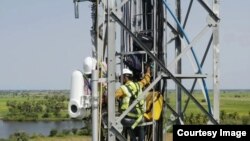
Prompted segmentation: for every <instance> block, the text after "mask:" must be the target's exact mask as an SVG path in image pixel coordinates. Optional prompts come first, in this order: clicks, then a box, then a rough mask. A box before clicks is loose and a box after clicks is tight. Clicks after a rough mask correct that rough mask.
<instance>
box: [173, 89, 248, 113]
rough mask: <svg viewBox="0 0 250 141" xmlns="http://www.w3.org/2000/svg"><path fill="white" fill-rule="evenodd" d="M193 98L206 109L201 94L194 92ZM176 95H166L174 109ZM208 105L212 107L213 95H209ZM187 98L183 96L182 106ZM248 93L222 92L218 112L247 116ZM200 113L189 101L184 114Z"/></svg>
mask: <svg viewBox="0 0 250 141" xmlns="http://www.w3.org/2000/svg"><path fill="white" fill-rule="evenodd" d="M193 96H194V97H195V98H196V99H197V100H198V101H199V102H200V103H201V105H202V106H203V107H204V108H206V109H207V102H205V99H204V96H203V94H202V93H201V92H199V91H196V92H194V94H193ZM175 97H176V95H175V94H174V92H170V93H169V94H168V99H169V103H170V105H171V106H172V107H173V108H174V109H175V103H176V98H175ZM209 97H210V103H211V105H213V95H212V94H209ZM187 98H188V97H187V96H186V95H185V94H183V97H182V106H183V107H184V105H185V104H186V101H187ZM249 107H250V91H222V92H221V95H220V111H225V112H226V113H234V112H237V113H238V114H239V115H240V116H248V115H249V113H250V108H249ZM190 113H194V114H197V113H201V110H200V109H199V108H198V107H197V106H196V105H195V103H194V102H193V101H192V100H190V101H189V103H188V108H187V111H186V114H190Z"/></svg>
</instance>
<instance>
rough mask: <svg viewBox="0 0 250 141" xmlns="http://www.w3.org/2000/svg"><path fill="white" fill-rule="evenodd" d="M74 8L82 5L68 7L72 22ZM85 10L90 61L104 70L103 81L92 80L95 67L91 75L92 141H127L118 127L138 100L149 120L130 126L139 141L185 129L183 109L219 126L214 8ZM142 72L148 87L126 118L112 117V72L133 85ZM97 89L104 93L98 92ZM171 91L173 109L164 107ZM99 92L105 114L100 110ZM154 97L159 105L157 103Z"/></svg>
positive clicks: (137, 0) (164, 2) (144, 5)
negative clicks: (126, 71) (129, 76)
mask: <svg viewBox="0 0 250 141" xmlns="http://www.w3.org/2000/svg"><path fill="white" fill-rule="evenodd" d="M82 1H87V0H73V2H74V5H75V16H76V18H78V17H79V14H80V13H78V5H79V2H82ZM89 2H90V4H91V10H92V21H93V22H92V23H93V25H92V29H91V36H92V43H93V46H94V47H93V57H95V58H96V60H97V64H100V63H101V62H106V63H107V68H108V69H107V73H106V74H105V75H100V74H102V71H103V68H102V67H101V66H100V65H97V68H96V70H94V71H93V72H92V74H93V76H92V83H93V85H92V100H91V102H92V123H93V125H92V129H93V130H92V140H93V141H99V140H108V141H115V140H116V138H117V139H119V140H122V141H125V140H127V135H126V134H124V132H123V131H122V129H123V127H122V124H121V120H122V119H123V118H124V117H125V116H126V115H127V114H128V113H129V111H130V110H131V109H132V108H133V107H134V106H136V104H137V103H138V102H139V101H140V100H147V101H150V100H151V101H152V102H151V103H152V107H151V112H152V115H151V118H150V119H149V120H145V121H144V122H142V123H140V125H138V126H144V127H145V128H144V129H145V133H146V135H145V140H153V141H161V140H165V137H164V133H165V132H166V130H167V129H168V127H169V126H170V125H173V124H185V117H184V114H185V111H186V109H187V108H188V104H189V102H193V103H194V104H195V105H196V107H197V108H198V109H199V110H200V111H201V112H202V113H203V114H204V115H206V116H207V118H208V123H211V124H218V123H219V91H220V88H219V82H220V81H219V61H220V60H219V53H220V48H219V21H220V18H219V0H195V1H194V0H96V1H95V0H89ZM83 18H84V17H83ZM149 64H150V66H151V72H152V74H151V75H152V82H151V83H150V85H149V86H147V87H146V89H144V90H143V92H142V94H141V96H139V97H138V98H137V100H135V101H134V102H133V103H132V104H131V105H130V106H129V108H128V109H127V110H126V111H124V112H123V113H120V114H117V112H116V111H117V102H116V101H115V97H114V92H115V91H116V89H117V85H120V83H119V80H118V77H117V76H118V75H119V72H121V70H122V69H123V68H127V67H128V68H130V69H131V70H132V71H133V73H134V74H136V75H135V76H136V77H135V78H134V79H135V80H140V78H141V76H140V75H141V74H143V73H144V69H145V65H149ZM120 74H121V73H120ZM98 83H102V84H105V86H107V87H106V88H105V89H100V88H98ZM208 88H211V89H212V90H213V91H209V89H208ZM173 89H174V92H175V94H176V96H175V100H174V101H175V107H173V105H171V104H170V103H169V102H168V101H169V93H170V90H172V91H173ZM195 89H199V90H201V91H202V94H203V96H204V100H205V102H206V104H201V102H200V101H198V100H197V99H196V98H195V96H194V95H193V92H194V90H195ZM104 91H105V92H106V96H107V107H106V109H105V108H104V107H102V103H101V102H102V101H103V99H102V98H103V95H104V93H105V92H104ZM155 92H156V93H157V94H156V93H155ZM209 92H210V94H209ZM149 93H153V94H152V95H149ZM184 95H185V96H186V97H187V99H184ZM159 97H162V99H163V101H161V100H158V101H157V99H158V98H159ZM210 99H213V102H211V101H210ZM155 101H157V102H155ZM184 101H185V102H184ZM149 103H150V102H149ZM155 104H156V105H155ZM159 105H160V106H159ZM204 105H205V106H204ZM105 112H106V115H107V116H106V117H105V118H104V116H103V115H104V114H103V113H105ZM156 112H157V113H156ZM159 113H160V114H159ZM157 114H158V115H159V116H158V117H157V116H155V115H157ZM105 131H107V132H105Z"/></svg>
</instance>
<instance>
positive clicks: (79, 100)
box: [68, 70, 85, 118]
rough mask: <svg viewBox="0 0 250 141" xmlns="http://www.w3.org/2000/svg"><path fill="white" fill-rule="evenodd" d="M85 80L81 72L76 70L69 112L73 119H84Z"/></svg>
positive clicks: (72, 83) (73, 75) (72, 80)
mask: <svg viewBox="0 0 250 141" xmlns="http://www.w3.org/2000/svg"><path fill="white" fill-rule="evenodd" d="M83 88H84V80H83V75H82V73H81V72H80V71H78V70H75V71H74V72H73V73H72V76H71V91H70V101H69V105H68V112H69V116H70V117H71V118H83V117H84V111H85V109H84V108H83V107H84V102H83V98H84V97H83V96H84V90H83Z"/></svg>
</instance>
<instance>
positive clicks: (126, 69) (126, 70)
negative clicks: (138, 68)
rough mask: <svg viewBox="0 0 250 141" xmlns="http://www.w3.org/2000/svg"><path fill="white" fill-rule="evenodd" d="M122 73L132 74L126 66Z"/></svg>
mask: <svg viewBox="0 0 250 141" xmlns="http://www.w3.org/2000/svg"><path fill="white" fill-rule="evenodd" d="M122 74H123V75H131V76H132V75H133V72H132V71H131V70H130V69H128V68H124V69H123V70H122Z"/></svg>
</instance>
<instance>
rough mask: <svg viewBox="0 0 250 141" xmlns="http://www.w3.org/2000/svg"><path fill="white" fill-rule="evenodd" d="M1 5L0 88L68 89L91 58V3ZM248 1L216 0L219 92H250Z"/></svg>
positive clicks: (59, 0) (15, 0) (4, 0)
mask: <svg viewBox="0 0 250 141" xmlns="http://www.w3.org/2000/svg"><path fill="white" fill-rule="evenodd" d="M72 1H73V0H40V1H34V0H22V1H19V0H1V1H0V31H1V32H0V65H1V67H0V90H6V89H69V88H70V76H71V73H72V71H73V70H75V69H79V70H82V62H83V59H84V57H86V56H88V55H90V54H91V40H90V32H89V30H90V25H91V18H90V3H89V2H85V3H81V4H80V18H79V19H75V18H74V8H73V2H72ZM249 5H250V1H249V0H240V1H235V0H221V5H220V15H221V22H220V45H221V58H220V61H221V66H220V80H221V88H222V89H249V88H250V79H249V78H250V77H249V72H250V55H249V54H250V47H249V46H250V44H249V43H250V27H249V26H250V14H249V13H250V9H249V8H248V7H249Z"/></svg>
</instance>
